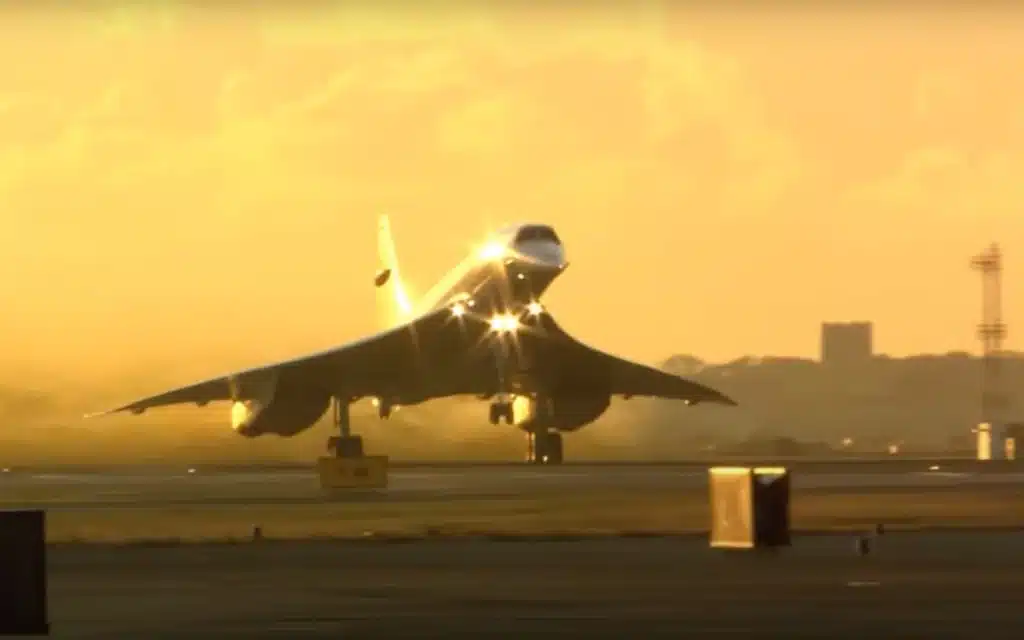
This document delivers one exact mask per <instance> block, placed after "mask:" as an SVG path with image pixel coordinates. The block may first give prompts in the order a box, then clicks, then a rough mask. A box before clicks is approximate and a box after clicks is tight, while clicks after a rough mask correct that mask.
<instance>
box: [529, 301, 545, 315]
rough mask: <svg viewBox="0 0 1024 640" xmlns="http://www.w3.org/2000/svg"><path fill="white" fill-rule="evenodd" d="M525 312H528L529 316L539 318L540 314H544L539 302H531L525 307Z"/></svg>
mask: <svg viewBox="0 0 1024 640" xmlns="http://www.w3.org/2000/svg"><path fill="white" fill-rule="evenodd" d="M526 310H527V311H528V312H529V314H530V315H531V316H539V315H540V314H542V313H544V307H543V306H541V304H540V303H539V302H531V303H530V304H528V305H526Z"/></svg>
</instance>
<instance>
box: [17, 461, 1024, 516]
mask: <svg viewBox="0 0 1024 640" xmlns="http://www.w3.org/2000/svg"><path fill="white" fill-rule="evenodd" d="M792 483H793V489H794V491H813V490H826V489H829V490H833V489H834V490H843V489H913V488H923V489H927V488H936V487H954V486H1013V485H1021V486H1024V471H1021V472H987V473H986V472H981V471H946V470H944V469H943V468H942V467H941V466H939V465H924V464H922V465H921V466H920V468H919V469H918V470H907V471H900V472H889V471H885V470H882V469H880V468H874V469H872V471H871V472H863V473H851V472H849V471H848V470H846V469H844V468H842V467H837V468H836V469H835V470H833V471H831V472H828V471H817V472H815V471H809V472H800V471H794V472H793V473H792ZM707 484H708V474H707V470H706V469H694V468H688V467H680V468H673V467H663V466H650V467H644V466H592V467H587V466H565V467H547V468H536V467H528V466H525V465H523V466H500V467H463V468H452V467H449V468H437V469H431V468H426V467H423V468H409V469H403V468H399V469H395V470H393V471H392V472H391V477H390V481H389V487H388V488H387V489H386V490H384V491H381V492H379V494H381V495H385V496H387V497H389V498H391V499H395V500H402V499H410V500H415V499H424V498H452V499H456V498H493V499H501V498H513V497H521V496H533V495H551V494H559V493H563V494H580V493H586V492H595V491H608V490H616V491H630V490H631V491H637V492H643V491H648V492H662V491H665V490H693V489H700V488H702V487H707ZM326 499H328V498H327V497H325V495H324V493H323V492H322V491H321V490H320V488H319V486H318V485H317V481H316V477H315V474H314V472H313V471H312V470H311V469H310V470H273V471H236V472H233V471H217V470H214V471H204V470H202V469H188V468H185V469H157V470H153V471H149V472H143V471H138V470H135V471H131V472H107V473H99V472H96V473H34V472H11V473H4V474H0V506H3V507H4V508H25V507H31V506H39V505H43V504H45V505H46V506H47V508H49V509H51V510H60V509H77V508H99V507H117V506H143V505H152V506H157V505H161V504H164V505H171V504H174V505H182V506H183V505H195V506H218V505H226V504H237V503H250V504H256V503H259V504H275V503H281V504H287V503H292V504H296V503H309V502H321V501H324V500H326Z"/></svg>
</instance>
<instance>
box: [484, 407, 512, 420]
mask: <svg viewBox="0 0 1024 640" xmlns="http://www.w3.org/2000/svg"><path fill="white" fill-rule="evenodd" d="M487 418H488V419H489V420H490V421H491V424H498V423H499V422H501V419H502V418H504V419H505V424H512V404H511V403H509V402H494V403H491V407H490V412H489V414H488V416H487Z"/></svg>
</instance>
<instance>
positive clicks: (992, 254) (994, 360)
mask: <svg viewBox="0 0 1024 640" xmlns="http://www.w3.org/2000/svg"><path fill="white" fill-rule="evenodd" d="M971 266H972V267H973V268H975V269H977V270H978V271H981V323H980V324H979V325H978V339H979V340H981V351H982V373H981V421H982V422H985V423H988V424H990V425H992V427H993V428H1000V427H1002V424H1003V422H1004V420H1005V418H1006V413H1005V412H1006V410H1007V398H1006V395H1005V394H1004V392H1003V385H1002V379H1001V378H1002V376H1001V371H1000V370H1001V367H1000V364H1001V359H1002V352H1003V340H1005V339H1006V325H1005V324H1004V323H1003V293H1002V276H1003V255H1002V253H1001V252H1000V251H999V245H997V244H993V245H992V246H990V247H989V248H988V249H987V250H986V251H984V252H983V253H981V254H979V255H977V256H975V257H974V259H973V260H972V261H971Z"/></svg>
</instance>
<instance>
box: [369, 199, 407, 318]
mask: <svg viewBox="0 0 1024 640" xmlns="http://www.w3.org/2000/svg"><path fill="white" fill-rule="evenodd" d="M377 254H378V256H379V259H380V268H379V270H378V271H377V276H376V277H375V278H374V285H375V286H376V287H377V289H378V294H377V299H378V307H379V308H380V312H381V313H380V316H381V317H380V320H381V322H382V323H383V324H384V325H385V326H387V327H393V326H395V325H397V324H400V323H402V322H405V321H407V320H411V319H412V314H413V304H412V301H411V300H410V299H409V294H408V292H407V291H406V288H405V283H404V282H403V281H402V274H401V272H400V271H399V270H398V254H397V252H396V251H395V239H394V236H392V235H391V222H390V220H389V219H388V216H387V215H382V216H381V217H380V221H379V223H378V225H377Z"/></svg>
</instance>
